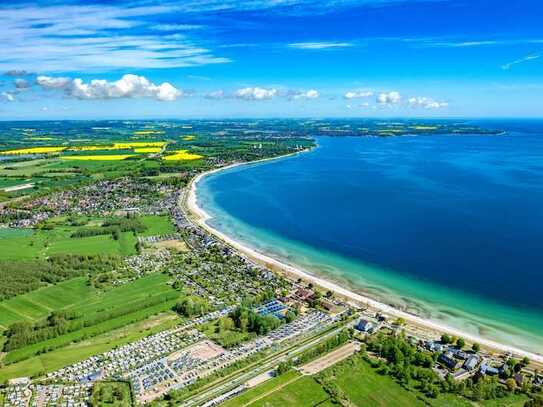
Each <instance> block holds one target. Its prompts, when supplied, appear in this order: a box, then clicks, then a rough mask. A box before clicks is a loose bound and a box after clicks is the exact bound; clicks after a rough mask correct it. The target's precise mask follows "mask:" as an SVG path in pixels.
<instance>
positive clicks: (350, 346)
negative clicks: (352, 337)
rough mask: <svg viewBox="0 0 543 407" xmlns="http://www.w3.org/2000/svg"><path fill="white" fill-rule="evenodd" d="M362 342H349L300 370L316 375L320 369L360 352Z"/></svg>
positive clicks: (306, 373)
mask: <svg viewBox="0 0 543 407" xmlns="http://www.w3.org/2000/svg"><path fill="white" fill-rule="evenodd" d="M359 349H360V344H359V343H358V342H349V343H346V344H345V345H343V346H341V347H340V348H338V349H336V350H334V351H332V352H330V353H327V354H326V355H324V356H322V357H320V358H318V359H316V360H314V361H312V362H309V363H307V364H306V365H303V366H302V367H301V368H300V371H301V372H302V373H303V374H305V375H314V374H315V373H319V372H320V371H322V370H324V369H326V368H327V367H330V366H332V365H335V364H336V363H338V362H341V361H342V360H343V359H347V358H348V357H349V356H351V355H352V354H353V353H355V352H358V350H359Z"/></svg>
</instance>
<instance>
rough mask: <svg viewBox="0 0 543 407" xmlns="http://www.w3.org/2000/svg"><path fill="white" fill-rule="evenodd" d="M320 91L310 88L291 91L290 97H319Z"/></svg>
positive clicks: (293, 98)
mask: <svg viewBox="0 0 543 407" xmlns="http://www.w3.org/2000/svg"><path fill="white" fill-rule="evenodd" d="M319 97H320V93H319V91H318V90H315V89H309V90H296V91H291V92H289V94H288V98H289V99H292V100H301V99H302V100H303V99H318V98H319Z"/></svg>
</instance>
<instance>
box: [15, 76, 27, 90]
mask: <svg viewBox="0 0 543 407" xmlns="http://www.w3.org/2000/svg"><path fill="white" fill-rule="evenodd" d="M14 83H15V87H16V88H17V89H19V90H23V89H28V88H29V87H30V82H28V81H27V80H26V79H21V78H17V79H15V81H14Z"/></svg>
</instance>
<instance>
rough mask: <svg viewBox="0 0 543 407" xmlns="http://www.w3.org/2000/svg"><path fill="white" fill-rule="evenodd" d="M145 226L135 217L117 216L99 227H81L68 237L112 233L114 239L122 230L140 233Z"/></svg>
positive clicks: (117, 237)
mask: <svg viewBox="0 0 543 407" xmlns="http://www.w3.org/2000/svg"><path fill="white" fill-rule="evenodd" d="M146 229H147V227H146V226H145V225H144V224H143V223H142V222H141V221H140V220H139V219H137V218H119V219H115V220H109V221H106V222H104V223H103V224H102V226H101V227H92V228H81V229H78V230H76V231H75V232H73V233H72V234H71V235H70V237H72V238H82V237H91V236H101V235H112V236H113V238H114V239H115V240H118V239H119V237H120V234H121V233H122V232H133V233H141V232H144V231H145V230H146Z"/></svg>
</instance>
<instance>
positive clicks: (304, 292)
mask: <svg viewBox="0 0 543 407" xmlns="http://www.w3.org/2000/svg"><path fill="white" fill-rule="evenodd" d="M295 294H296V296H297V297H298V298H299V299H301V300H302V301H307V300H310V299H311V298H313V295H314V293H313V291H311V290H308V289H305V288H298V289H297V290H296V293H295Z"/></svg>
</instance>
